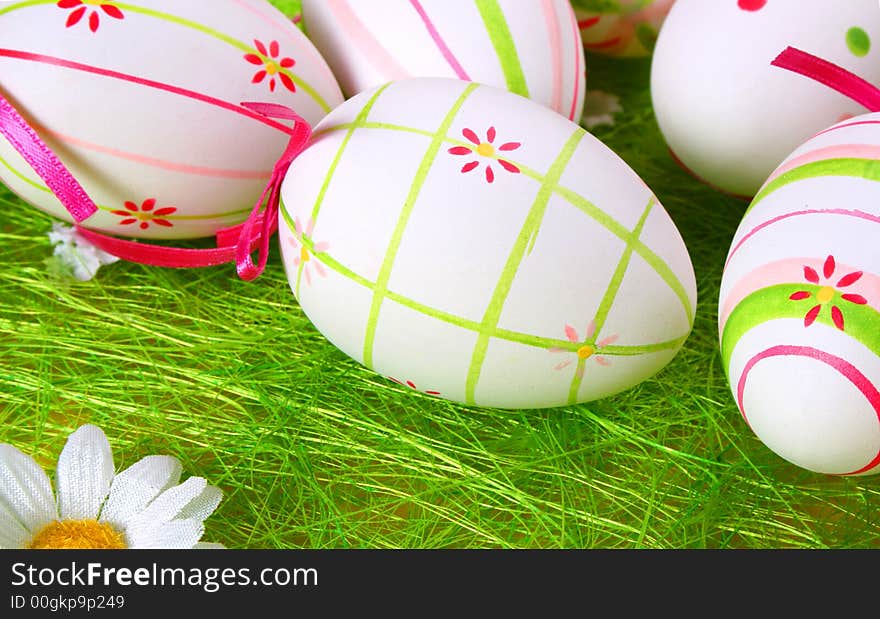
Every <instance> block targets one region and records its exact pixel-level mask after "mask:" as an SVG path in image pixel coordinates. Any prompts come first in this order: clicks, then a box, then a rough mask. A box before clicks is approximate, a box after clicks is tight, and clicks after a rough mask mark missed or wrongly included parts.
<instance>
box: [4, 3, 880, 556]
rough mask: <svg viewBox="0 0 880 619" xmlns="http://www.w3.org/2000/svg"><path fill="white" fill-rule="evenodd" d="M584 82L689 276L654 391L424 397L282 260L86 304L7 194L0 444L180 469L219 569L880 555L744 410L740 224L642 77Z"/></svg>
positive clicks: (840, 497) (49, 462) (839, 483)
mask: <svg viewBox="0 0 880 619" xmlns="http://www.w3.org/2000/svg"><path fill="white" fill-rule="evenodd" d="M275 4H277V5H278V6H280V7H282V8H284V9H285V10H287V11H288V12H289V14H293V11H295V9H296V6H297V2H296V0H292V1H291V0H288V1H287V2H283V1H281V0H276V2H275ZM588 69H589V79H588V88H590V89H598V90H605V91H609V92H612V93H615V94H618V95H620V96H621V100H622V103H623V106H624V112H623V113H622V114H620V115H618V117H617V124H616V125H615V126H614V127H598V128H596V129H595V130H594V131H593V133H594V134H595V135H597V136H598V137H599V138H600V139H602V140H603V141H605V142H606V143H607V144H608V145H609V146H610V147H611V148H613V149H614V150H615V151H616V152H617V153H619V154H620V155H621V157H622V158H623V159H624V160H626V161H627V162H628V163H629V164H630V165H631V166H632V167H633V168H634V169H635V171H636V172H638V173H639V174H640V175H641V176H642V178H644V180H645V181H646V182H647V183H648V185H650V186H651V187H652V189H654V191H655V193H656V194H657V196H658V197H659V199H660V201H661V202H662V204H663V205H664V206H665V207H666V209H667V210H668V211H669V213H670V215H671V216H672V218H673V220H674V221H675V222H676V224H677V225H678V227H679V229H680V231H681V233H682V235H683V237H684V239H685V242H686V244H687V246H688V248H689V251H690V253H691V257H692V260H693V264H694V268H695V271H696V276H697V282H698V287H699V303H698V308H697V314H696V323H695V327H694V331H693V333H692V335H691V337H690V338H689V339H688V341H687V342H686V344H685V345H684V348H683V349H682V351H681V352H680V353H679V354H678V356H677V357H676V358H675V359H674V360H673V361H672V363H671V364H670V365H669V366H667V367H666V368H665V369H664V370H663V371H662V372H661V373H659V374H658V375H657V376H655V377H654V378H653V379H651V380H648V381H645V382H644V383H642V384H641V385H639V386H637V387H635V388H633V389H631V390H629V391H627V392H625V393H622V394H620V395H618V396H615V397H612V398H608V399H605V400H600V401H596V402H592V403H587V404H582V405H578V406H570V407H563V408H557V409H548V410H526V411H508V410H492V409H486V408H475V407H465V406H462V405H459V404H455V403H452V402H448V401H445V400H440V399H434V398H431V397H429V396H423V395H420V394H417V393H414V392H413V391H411V390H409V389H406V388H405V387H400V386H398V385H396V384H394V383H392V382H390V381H388V380H386V379H385V378H383V377H381V376H377V375H375V374H373V373H372V372H370V371H368V370H366V369H364V368H362V367H361V366H360V365H358V364H357V363H356V362H354V361H352V360H351V359H349V358H348V357H346V356H345V355H344V354H343V353H341V352H339V351H338V350H337V349H336V348H334V347H333V346H332V345H331V344H330V343H329V342H327V341H326V340H325V339H324V338H323V337H322V336H321V335H320V333H318V332H317V331H316V329H315V328H314V327H313V326H312V325H311V323H310V322H309V321H308V319H307V318H306V317H305V315H304V314H303V313H302V311H301V310H300V309H299V307H298V306H297V304H296V302H295V300H294V298H293V295H292V294H291V291H290V289H289V287H288V283H287V280H286V277H285V275H284V272H283V268H282V265H281V260H280V255H279V250H278V246H277V243H273V246H272V253H271V257H270V260H269V264H268V267H267V269H266V271H265V272H264V274H263V275H262V276H261V277H260V278H259V279H257V280H256V281H254V282H243V281H241V280H239V279H238V278H237V277H236V275H235V270H234V268H233V267H232V266H231V265H225V266H220V267H214V268H209V269H196V270H171V269H160V268H155V267H146V266H140V265H136V264H132V263H124V262H119V263H116V264H113V265H110V266H106V267H104V268H102V270H101V271H100V272H99V273H98V275H97V277H96V278H95V279H94V280H92V281H89V282H78V281H75V280H72V279H70V278H66V277H63V276H61V275H60V274H59V273H58V271H57V269H54V268H50V266H48V265H47V263H46V259H47V258H48V257H49V256H50V255H51V246H50V244H49V241H48V238H47V236H46V233H47V232H48V230H49V229H50V227H51V224H52V222H53V219H52V218H50V217H49V216H47V215H44V214H43V213H41V212H40V211H38V210H36V209H34V208H32V207H29V206H27V205H25V204H24V203H23V202H21V201H20V200H19V199H17V198H16V197H14V196H13V195H12V194H11V193H9V192H8V191H6V190H5V188H2V187H0V442H8V443H12V444H13V445H16V446H18V447H19V448H21V449H22V450H24V451H25V452H27V453H30V454H32V455H34V456H35V457H36V458H37V459H38V461H40V462H41V464H43V465H44V466H45V467H46V469H47V470H52V469H53V467H54V463H55V459H56V458H57V456H58V453H59V452H60V450H61V447H62V446H63V444H64V441H65V440H66V438H67V436H68V434H69V433H70V432H71V431H73V430H74V429H75V428H76V427H78V426H79V425H81V424H83V423H87V422H90V423H94V424H97V425H99V426H100V427H102V428H103V429H104V430H105V432H106V433H107V435H108V437H109V438H110V441H111V444H112V446H113V448H114V454H115V457H116V465H117V468H118V469H119V468H122V467H124V466H128V465H129V464H132V463H133V462H135V461H136V460H138V459H139V458H141V457H143V456H145V455H148V454H153V453H167V454H170V455H174V456H176V457H177V458H179V459H180V460H181V461H182V462H183V466H184V475H185V476H186V475H201V476H204V477H206V478H207V479H208V480H209V482H210V483H212V484H214V485H217V486H219V487H220V488H221V489H223V491H224V493H225V496H224V499H223V501H222V502H221V504H220V507H219V508H218V510H217V511H216V512H215V513H214V515H212V516H211V517H210V518H209V519H208V521H207V523H206V524H207V532H206V535H205V540H207V541H217V542H222V543H224V544H226V545H227V546H229V547H232V548H627V549H632V548H873V547H877V545H878V540H877V537H878V536H877V530H878V529H877V527H878V516H877V510H878V505H880V486H878V483H877V478H875V477H867V478H841V477H832V476H827V475H820V474H815V473H811V472H809V471H806V470H803V469H800V468H798V467H796V466H794V465H792V464H789V463H787V462H785V461H784V460H782V459H781V458H779V457H778V456H776V455H775V454H773V453H772V452H770V451H769V450H768V449H767V448H766V447H765V446H764V445H763V444H762V443H761V442H760V441H759V440H758V439H757V438H756V437H755V436H754V435H753V434H752V433H751V431H750V430H749V428H748V426H747V425H746V424H745V422H744V421H743V419H742V418H741V416H740V414H739V412H738V410H737V408H736V406H735V404H734V402H733V398H732V396H731V394H730V390H729V387H728V384H727V381H726V379H725V377H724V374H723V371H722V369H721V365H720V356H719V352H718V339H717V326H716V309H717V308H716V304H717V297H718V289H719V283H720V279H721V270H722V265H723V263H724V259H725V256H726V253H727V249H728V247H729V244H730V239H731V238H732V236H733V234H734V231H735V230H736V227H737V224H738V222H739V219H740V216H741V214H742V212H743V211H744V209H745V207H746V204H745V203H744V202H742V201H740V200H737V199H734V198H728V197H725V196H722V195H720V194H718V193H717V192H715V191H713V190H711V189H709V188H708V187H706V186H704V185H701V184H700V183H698V182H696V181H694V180H693V179H692V178H690V177H689V176H688V175H687V174H686V173H684V172H683V171H682V170H680V169H679V168H678V167H677V165H676V164H675V163H674V162H673V161H672V159H671V158H670V156H669V155H668V153H667V150H666V146H665V144H664V141H663V138H662V136H661V134H660V133H659V131H658V129H657V126H656V122H655V120H654V117H653V114H652V111H651V105H650V104H651V102H650V95H649V91H648V83H649V72H650V61H649V60H647V59H642V60H613V59H607V58H602V57H589V58H588ZM0 81H2V78H0Z"/></svg>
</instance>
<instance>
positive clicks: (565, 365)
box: [553, 359, 572, 370]
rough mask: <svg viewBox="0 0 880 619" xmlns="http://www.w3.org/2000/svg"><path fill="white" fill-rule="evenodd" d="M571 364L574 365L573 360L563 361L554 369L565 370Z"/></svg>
mask: <svg viewBox="0 0 880 619" xmlns="http://www.w3.org/2000/svg"><path fill="white" fill-rule="evenodd" d="M571 364H572V361H571V359H568V360H566V361H562V362H560V363H557V364H556V365H554V366H553V369H554V370H564V369H565V368H567V367H568V366H570V365H571Z"/></svg>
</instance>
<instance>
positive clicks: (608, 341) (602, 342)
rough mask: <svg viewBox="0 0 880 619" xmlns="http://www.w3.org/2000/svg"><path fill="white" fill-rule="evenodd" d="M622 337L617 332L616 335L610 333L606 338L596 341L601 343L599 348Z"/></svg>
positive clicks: (609, 344)
mask: <svg viewBox="0 0 880 619" xmlns="http://www.w3.org/2000/svg"><path fill="white" fill-rule="evenodd" d="M619 339H620V336H619V335H617V334H616V333H615V334H614V335H609V336H608V337H606V338H605V339H604V340H599V341H598V342H596V343H597V344H598V345H599V348H603V347H605V346H611V345H612V344H613V343H614V342H616V341H617V340H619Z"/></svg>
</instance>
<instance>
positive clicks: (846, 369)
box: [736, 346, 880, 475]
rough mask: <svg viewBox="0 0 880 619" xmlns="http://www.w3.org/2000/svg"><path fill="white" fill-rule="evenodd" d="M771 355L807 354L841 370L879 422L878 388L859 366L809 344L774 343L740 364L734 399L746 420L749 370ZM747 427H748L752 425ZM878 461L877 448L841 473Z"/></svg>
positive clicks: (799, 355) (879, 457) (861, 471)
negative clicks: (866, 459) (858, 464)
mask: <svg viewBox="0 0 880 619" xmlns="http://www.w3.org/2000/svg"><path fill="white" fill-rule="evenodd" d="M772 357H808V358H810V359H815V360H816V361H820V362H822V363H824V364H826V365H828V366H830V367H832V368H834V369H835V370H837V371H838V372H839V373H840V374H842V375H843V377H844V378H846V379H847V380H848V381H849V382H851V383H852V384H853V385H854V386H855V387H856V389H858V390H859V391H860V392H861V393H862V395H864V396H865V398H867V400H868V403H869V404H870V405H871V407H872V408H873V409H874V412H875V413H876V414H877V420H878V422H880V391H878V390H877V387H876V386H874V384H873V383H872V382H871V380H870V379H869V378H868V377H867V376H865V375H864V374H862V373H861V372H860V371H859V369H858V368H857V367H855V366H854V365H853V364H851V363H850V362H849V361H847V360H845V359H841V358H840V357H837V356H835V355H832V354H830V353H827V352H825V351H823V350H819V349H817V348H812V347H810V346H774V347H772V348H768V349H767V350H765V351H763V352H760V353H758V354H757V355H755V356H754V357H752V358H751V359H749V362H748V363H747V364H746V366H745V367H744V368H743V371H742V374H740V377H739V381H738V383H737V386H736V403H737V405H738V406H739V410H740V412H741V413H742V416H743V419H745V421H746V423H749V419H748V417H747V415H746V409H745V407H744V406H743V399H744V396H745V390H746V381H747V380H748V376H749V373H750V372H751V371H752V369H754V367H755V366H756V365H757V364H758V363H760V362H761V361H763V360H764V359H770V358H772ZM749 427H751V425H750V426H749ZM878 464H880V451H878V453H877V455H876V456H874V458H873V459H872V460H871V461H870V462H868V463H867V464H866V465H865V466H863V467H861V468H860V469H856V470H855V471H850V472H849V473H841V475H859V474H861V473H865V472H866V471H870V470H871V469H873V468H874V467H875V466H877V465H878Z"/></svg>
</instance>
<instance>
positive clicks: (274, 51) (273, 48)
mask: <svg viewBox="0 0 880 619" xmlns="http://www.w3.org/2000/svg"><path fill="white" fill-rule="evenodd" d="M278 52H279V49H278V41H272V42H271V43H269V55H270V56H272V58H275V57H276V56H278Z"/></svg>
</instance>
